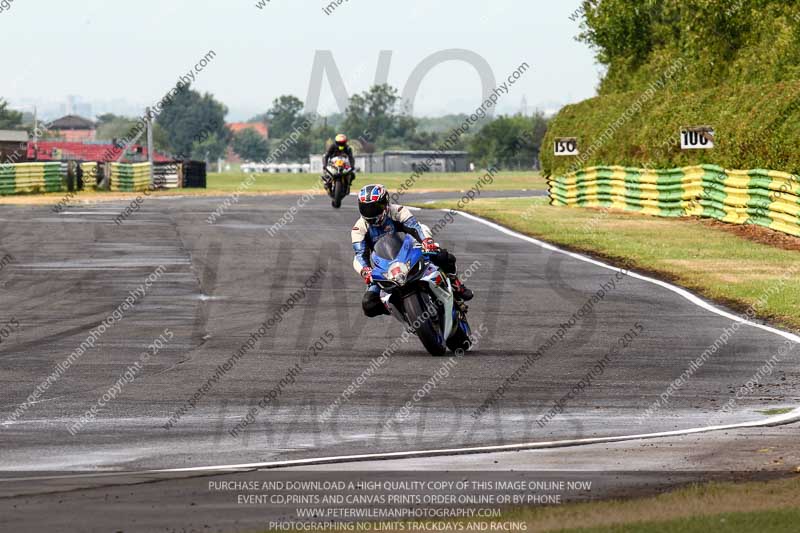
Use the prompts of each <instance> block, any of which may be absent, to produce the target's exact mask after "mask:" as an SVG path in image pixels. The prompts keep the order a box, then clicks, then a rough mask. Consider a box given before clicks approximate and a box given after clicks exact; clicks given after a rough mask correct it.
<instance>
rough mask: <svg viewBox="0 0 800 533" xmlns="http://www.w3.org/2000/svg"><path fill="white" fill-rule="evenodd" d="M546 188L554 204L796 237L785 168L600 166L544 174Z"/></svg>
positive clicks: (795, 210) (798, 195) (798, 208)
mask: <svg viewBox="0 0 800 533" xmlns="http://www.w3.org/2000/svg"><path fill="white" fill-rule="evenodd" d="M548 190H549V194H550V203H551V204H552V205H556V206H568V207H595V208H598V207H599V208H611V209H625V210H629V211H637V212H639V213H642V214H645V215H653V216H662V217H681V216H699V217H708V218H715V219H717V220H721V221H723V222H728V223H731V224H757V225H759V226H764V227H767V228H770V229H774V230H777V231H780V232H783V233H788V234H789V235H794V236H798V237H800V178H798V176H795V175H793V174H787V173H785V172H777V171H772V170H761V169H757V170H725V169H723V168H721V167H718V166H715V165H700V166H694V167H686V168H675V169H669V170H655V169H642V168H628V167H620V166H602V167H591V168H586V169H583V170H579V171H577V172H573V173H571V174H568V175H566V176H559V177H552V178H549V179H548Z"/></svg>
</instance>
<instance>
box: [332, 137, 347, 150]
mask: <svg viewBox="0 0 800 533" xmlns="http://www.w3.org/2000/svg"><path fill="white" fill-rule="evenodd" d="M335 140H336V144H337V145H338V146H339V150H344V148H345V146H347V140H348V139H347V135H345V134H344V133H340V134H339V135H337V136H336V139H335Z"/></svg>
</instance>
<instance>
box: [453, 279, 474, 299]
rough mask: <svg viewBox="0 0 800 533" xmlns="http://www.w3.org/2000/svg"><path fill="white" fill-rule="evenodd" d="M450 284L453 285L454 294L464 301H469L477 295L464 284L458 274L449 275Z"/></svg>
mask: <svg viewBox="0 0 800 533" xmlns="http://www.w3.org/2000/svg"><path fill="white" fill-rule="evenodd" d="M449 278H450V284H451V285H452V286H453V296H455V297H456V299H458V300H461V301H462V302H468V301H470V300H472V298H473V297H474V296H475V295H474V294H473V293H472V291H471V290H470V289H468V288H467V286H466V285H464V284H463V283H462V282H461V280H460V279H458V276H449Z"/></svg>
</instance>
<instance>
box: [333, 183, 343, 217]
mask: <svg viewBox="0 0 800 533" xmlns="http://www.w3.org/2000/svg"><path fill="white" fill-rule="evenodd" d="M343 186H344V184H343V183H342V180H341V178H339V179H337V180H336V181H334V182H333V202H331V203H332V205H333V207H335V208H336V209H339V208H340V207H342V198H344V194H343V192H342V188H343Z"/></svg>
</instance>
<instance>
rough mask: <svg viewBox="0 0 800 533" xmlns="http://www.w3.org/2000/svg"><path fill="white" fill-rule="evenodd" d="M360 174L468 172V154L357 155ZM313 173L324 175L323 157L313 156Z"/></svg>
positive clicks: (454, 152) (424, 151) (416, 151)
mask: <svg viewBox="0 0 800 533" xmlns="http://www.w3.org/2000/svg"><path fill="white" fill-rule="evenodd" d="M356 168H357V169H358V170H359V172H364V173H370V174H371V173H375V172H402V173H406V172H407V173H409V174H411V173H413V172H416V171H417V170H419V171H421V172H468V171H469V154H468V153H467V152H457V151H445V152H440V151H436V150H405V151H388V152H383V153H379V154H359V153H356ZM311 172H319V173H322V156H320V155H312V156H311Z"/></svg>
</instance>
